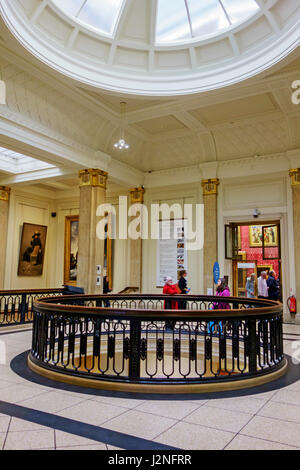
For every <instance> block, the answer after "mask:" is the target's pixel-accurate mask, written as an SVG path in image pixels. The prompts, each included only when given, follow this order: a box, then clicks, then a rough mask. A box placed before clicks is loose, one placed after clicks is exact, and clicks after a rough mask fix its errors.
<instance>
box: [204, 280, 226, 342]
mask: <svg viewBox="0 0 300 470" xmlns="http://www.w3.org/2000/svg"><path fill="white" fill-rule="evenodd" d="M216 295H217V296H218V297H230V289H229V287H228V285H227V282H226V280H225V279H224V278H223V279H219V280H218V286H217V292H216ZM212 308H213V310H230V305H229V303H228V302H214V303H213V307H212ZM218 323H219V328H220V332H221V334H223V322H221V321H220V322H218ZM216 325H217V322H213V321H211V322H209V323H208V333H210V332H211V331H212V332H214V331H215V330H216Z"/></svg>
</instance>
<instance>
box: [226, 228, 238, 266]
mask: <svg viewBox="0 0 300 470" xmlns="http://www.w3.org/2000/svg"><path fill="white" fill-rule="evenodd" d="M225 258H226V259H230V260H238V259H240V257H239V240H238V226H237V225H235V224H229V225H225Z"/></svg>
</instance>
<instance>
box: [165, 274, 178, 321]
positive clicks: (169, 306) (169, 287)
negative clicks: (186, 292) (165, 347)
mask: <svg viewBox="0 0 300 470" xmlns="http://www.w3.org/2000/svg"><path fill="white" fill-rule="evenodd" d="M163 294H166V295H176V294H178V289H177V286H176V284H173V280H172V278H171V277H169V276H168V277H167V278H166V282H165V285H164V287H163ZM164 308H165V310H177V309H178V302H177V301H176V300H165V303H164ZM174 326H175V321H172V320H168V321H166V324H165V328H166V329H171V330H174Z"/></svg>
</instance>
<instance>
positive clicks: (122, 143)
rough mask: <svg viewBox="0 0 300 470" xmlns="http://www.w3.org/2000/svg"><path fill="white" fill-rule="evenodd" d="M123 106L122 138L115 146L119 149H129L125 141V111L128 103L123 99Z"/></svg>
mask: <svg viewBox="0 0 300 470" xmlns="http://www.w3.org/2000/svg"><path fill="white" fill-rule="evenodd" d="M120 106H121V128H120V139H119V140H118V142H116V143H115V144H114V147H115V148H116V149H118V150H128V149H129V145H128V144H127V143H126V141H125V113H126V103H125V102H124V101H122V102H121V103H120Z"/></svg>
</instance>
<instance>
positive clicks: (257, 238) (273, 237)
mask: <svg viewBox="0 0 300 470" xmlns="http://www.w3.org/2000/svg"><path fill="white" fill-rule="evenodd" d="M262 227H263V226H262V225H250V226H249V246H250V247H262ZM265 246H266V247H272V246H273V247H276V246H278V229H277V227H275V226H272V227H271V226H270V227H266V228H265Z"/></svg>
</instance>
